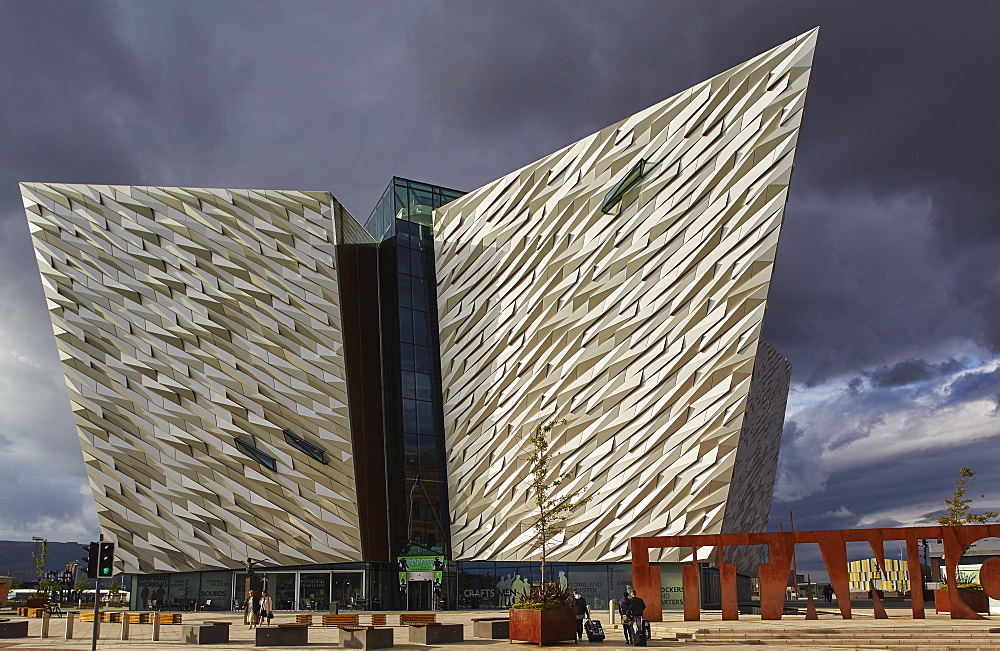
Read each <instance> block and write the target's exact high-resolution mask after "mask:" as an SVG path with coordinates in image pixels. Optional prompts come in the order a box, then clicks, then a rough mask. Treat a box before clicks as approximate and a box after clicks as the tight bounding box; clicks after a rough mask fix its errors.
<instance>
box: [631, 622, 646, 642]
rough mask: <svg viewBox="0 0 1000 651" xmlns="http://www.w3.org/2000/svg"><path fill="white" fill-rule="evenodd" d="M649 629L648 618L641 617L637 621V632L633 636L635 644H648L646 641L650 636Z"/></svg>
mask: <svg viewBox="0 0 1000 651" xmlns="http://www.w3.org/2000/svg"><path fill="white" fill-rule="evenodd" d="M648 632H649V629H648V628H647V627H646V620H644V619H640V620H637V621H636V626H635V634H634V637H633V638H632V645H633V646H646V641H647V640H648V639H649V637H648Z"/></svg>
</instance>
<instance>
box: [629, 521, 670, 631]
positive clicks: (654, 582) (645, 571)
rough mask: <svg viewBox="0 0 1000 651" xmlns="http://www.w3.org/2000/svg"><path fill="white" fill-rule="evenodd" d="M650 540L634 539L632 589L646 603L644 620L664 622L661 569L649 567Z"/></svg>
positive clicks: (632, 546) (632, 543) (631, 543)
mask: <svg viewBox="0 0 1000 651" xmlns="http://www.w3.org/2000/svg"><path fill="white" fill-rule="evenodd" d="M649 540H651V539H650V538H632V539H631V540H630V541H629V544H630V547H631V548H632V589H633V590H635V593H636V594H637V595H639V596H640V597H642V600H643V601H645V602H646V611H645V612H644V613H643V616H642V618H643V619H648V620H649V621H651V622H662V621H663V603H662V602H661V597H660V568H659V567H650V566H649V546H648V545H649V543H648V541H649Z"/></svg>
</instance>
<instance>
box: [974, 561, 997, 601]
mask: <svg viewBox="0 0 1000 651" xmlns="http://www.w3.org/2000/svg"><path fill="white" fill-rule="evenodd" d="M979 583H980V584H982V586H983V591H984V592H986V594H987V595H988V596H990V597H993V598H994V599H1000V557H997V556H991V557H990V558H987V559H986V562H985V563H983V566H982V567H981V568H979Z"/></svg>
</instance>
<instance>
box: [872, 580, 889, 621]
mask: <svg viewBox="0 0 1000 651" xmlns="http://www.w3.org/2000/svg"><path fill="white" fill-rule="evenodd" d="M868 588H869V589H870V590H871V593H872V610H873V611H874V612H875V619H889V615H887V614H886V612H885V606H883V605H882V597H880V596H878V590H876V589H875V580H874V579H868Z"/></svg>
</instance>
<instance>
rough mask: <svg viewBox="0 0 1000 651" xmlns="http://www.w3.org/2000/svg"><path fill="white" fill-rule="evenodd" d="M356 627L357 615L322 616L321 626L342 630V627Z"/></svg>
mask: <svg viewBox="0 0 1000 651" xmlns="http://www.w3.org/2000/svg"><path fill="white" fill-rule="evenodd" d="M357 625H358V616H357V615H323V626H336V627H337V628H342V627H344V626H357Z"/></svg>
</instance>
